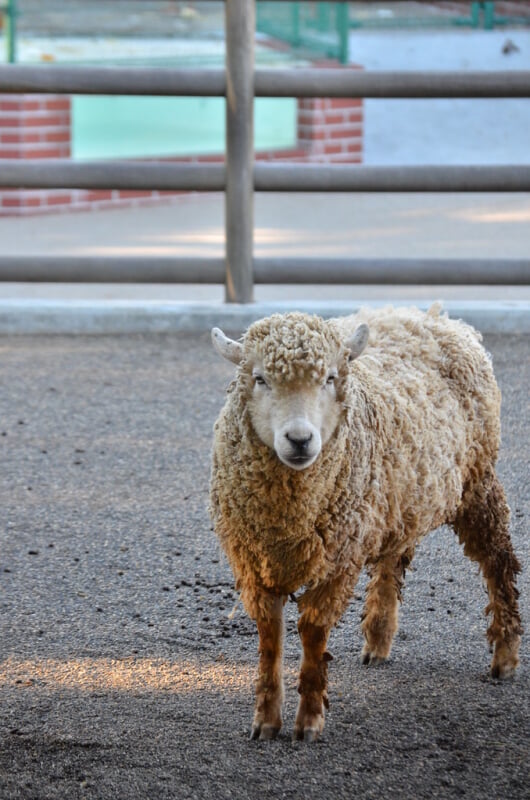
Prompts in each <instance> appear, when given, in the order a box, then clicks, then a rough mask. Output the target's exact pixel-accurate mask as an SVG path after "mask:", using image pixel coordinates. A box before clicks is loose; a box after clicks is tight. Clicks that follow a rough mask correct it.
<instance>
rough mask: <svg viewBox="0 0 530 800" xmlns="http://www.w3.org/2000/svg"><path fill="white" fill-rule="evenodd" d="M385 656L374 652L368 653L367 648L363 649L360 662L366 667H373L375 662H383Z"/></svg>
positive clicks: (375, 664)
mask: <svg viewBox="0 0 530 800" xmlns="http://www.w3.org/2000/svg"><path fill="white" fill-rule="evenodd" d="M385 661H386V658H385V657H384V656H378V655H376V654H375V653H370V651H369V650H366V651H365V650H363V652H362V655H361V662H362V663H363V664H364V665H365V666H367V667H375V666H377V664H384V663H385Z"/></svg>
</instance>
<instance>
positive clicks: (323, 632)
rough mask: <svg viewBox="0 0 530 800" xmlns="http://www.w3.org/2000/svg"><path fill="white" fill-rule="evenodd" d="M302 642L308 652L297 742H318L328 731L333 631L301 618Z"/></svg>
mask: <svg viewBox="0 0 530 800" xmlns="http://www.w3.org/2000/svg"><path fill="white" fill-rule="evenodd" d="M298 630H299V633H300V639H301V641H302V646H303V648H304V652H303V657H302V665H301V667H300V681H299V684H298V692H299V694H300V702H299V704H298V712H297V714H296V721H295V725H294V733H293V739H296V740H303V741H305V742H314V741H316V739H318V737H319V735H320V734H321V733H322V731H323V729H324V708H329V702H328V695H327V686H328V661H331V655H330V654H329V653H328V652H327V651H326V645H327V641H328V635H329V628H323V627H320V626H318V625H313V624H312V623H310V622H307V621H306V620H305V619H304V616H303V615H302V617H300V620H299V623H298Z"/></svg>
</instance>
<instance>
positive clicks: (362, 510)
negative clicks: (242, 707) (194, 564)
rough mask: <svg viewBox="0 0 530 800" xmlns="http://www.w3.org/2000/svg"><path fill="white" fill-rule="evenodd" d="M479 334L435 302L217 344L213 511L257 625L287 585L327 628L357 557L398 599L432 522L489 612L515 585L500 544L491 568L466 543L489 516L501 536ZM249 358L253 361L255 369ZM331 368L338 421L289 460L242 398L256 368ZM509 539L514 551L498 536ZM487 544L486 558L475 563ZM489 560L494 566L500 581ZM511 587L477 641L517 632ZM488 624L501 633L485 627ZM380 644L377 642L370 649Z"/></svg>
mask: <svg viewBox="0 0 530 800" xmlns="http://www.w3.org/2000/svg"><path fill="white" fill-rule="evenodd" d="M362 323H364V325H367V326H368V330H369V338H368V343H367V346H366V348H365V349H364V350H363V352H362V353H360V355H358V357H353V358H352V354H351V351H350V350H349V349H348V347H347V346H346V344H345V343H346V342H347V340H348V339H349V338H350V337H351V336H352V334H354V332H355V330H356V329H357V330H359V328H358V326H359V325H361V324H362ZM221 335H222V334H221ZM480 339H481V337H480V335H479V334H478V333H477V332H476V331H475V330H474V329H473V328H471V327H470V326H468V325H466V324H464V323H463V322H461V321H454V320H451V319H449V318H448V317H447V316H446V315H445V314H442V313H441V311H440V307H439V306H438V305H435V306H433V307H432V308H431V309H430V310H429V311H428V312H427V313H425V312H422V311H419V310H418V309H410V308H409V309H393V308H386V309H380V310H370V309H363V310H361V311H360V312H359V313H358V314H356V315H353V316H350V317H344V318H340V319H334V320H329V321H324V320H323V319H321V318H319V317H315V316H309V315H306V314H302V313H289V314H285V315H280V314H275V315H273V316H271V317H269V318H267V319H263V320H260V321H259V322H256V323H254V324H253V325H252V326H251V327H250V328H249V329H248V331H247V332H246V334H245V335H244V337H243V339H242V342H241V343H234V342H230V346H231V347H233V348H235V350H232V351H230V353H229V354H228V355H227V353H226V352H225V353H224V355H225V356H226V357H227V358H230V360H232V361H234V362H237V363H238V369H237V374H236V377H235V380H234V381H233V382H232V384H231V386H230V388H229V390H228V397H227V400H226V403H225V406H224V408H223V409H222V411H221V414H220V416H219V418H218V420H217V422H216V425H215V433H214V446H213V467H212V476H211V515H212V518H213V521H214V525H215V531H216V533H217V536H218V537H219V540H220V542H221V545H222V547H223V549H224V551H225V553H226V555H227V557H228V560H229V562H230V566H231V568H232V570H233V572H234V575H235V578H236V586H237V588H238V590H239V591H240V592H241V598H242V601H243V603H244V606H245V608H246V610H247V612H248V613H249V615H250V616H251V617H252V618H254V619H256V620H257V621H258V628H259V622H260V620H262V619H265V620H266V619H267V618H270V617H271V616H274V614H273V612H271V611H270V608H271V601H270V598H271V596H273V597H281V598H283V602H284V601H285V598H287V597H288V596H289V595H290V594H292V593H294V592H298V591H300V590H301V592H302V593H301V595H300V596H299V598H298V606H299V610H300V613H301V615H302V618H301V619H302V620H303V624H307V625H313V626H318V628H319V629H320V628H322V629H323V630H324V631H326V636H327V632H328V631H329V629H330V627H332V626H333V625H334V624H335V623H336V622H337V621H338V619H339V618H340V616H341V615H342V613H343V612H344V610H345V608H346V607H347V605H348V601H349V599H350V597H351V596H352V593H353V590H354V586H355V583H356V581H357V578H358V576H359V572H360V570H361V569H362V568H363V567H364V566H367V567H368V569H369V571H370V572H371V573H372V568H373V566H374V565H377V564H378V563H379V562H384V563H385V564H388V563H390V562H389V559H390V560H391V561H392V563H393V564H398V565H399V570H398V571H399V575H397V573H396V577H395V580H394V584H393V585H394V586H395V594H396V606H397V600H398V599H399V583H400V578H401V574H402V572H403V570H404V567H405V566H407V564H408V563H409V561H410V559H411V558H412V555H413V552H414V547H415V545H416V544H417V542H418V541H419V540H420V539H421V538H422V537H423V536H425V535H426V534H427V533H428V532H429V531H431V530H433V529H434V528H436V527H438V526H439V525H442V524H443V523H448V524H452V525H454V526H455V529H456V530H457V532H458V533H459V535H460V536H461V539H462V541H463V542H464V544H465V545H466V547H467V549H466V553H467V555H470V556H471V557H472V558H475V559H476V560H478V561H479V563H480V564H481V567H482V569H483V573H484V577H485V578H486V579H487V582H488V587H489V588H490V601H491V606H490V608H489V610H490V611H492V610H493V611H494V612H495V607H494V606H495V602H496V599H495V598H496V596H497V595H496V593H497V594H498V592H499V591H500V590H498V589H495V586H497V585H500V584H502V583H503V582H507V583H511V585H512V586H513V575H514V574H515V572H517V571H518V569H519V567H518V564H517V561H516V559H515V556H513V554H512V561H511V562H510V565H509V566H508V567H506V568H505V567H500V566H499V564H498V559H497V556H496V554H493V555H492V554H491V553H490V554H489V555H488V552H487V551H488V549H489V550H491V548H492V547H493V549H494V550H495V549H496V545H495V543H494V544H493V545H491V546H490V544H487V543H486V544H484V543H481V544H480V545H477V543H476V541H475V540H476V539H477V535H476V534H477V531H476V530H474V529H475V528H477V526H479V527H480V525H482V527H486V528H488V527H489V528H494V527H495V526H500V527H501V528H502V529H503V530H502V532H501V533H500V534H499V535H500V536H501V538H502V537H504V538H506V536H508V534H507V520H508V515H509V511H508V508H507V506H506V503H505V500H504V494H503V493H502V487H501V486H500V484H498V481H497V479H496V476H495V473H494V464H495V461H496V458H497V453H498V448H499V442H500V391H499V389H498V387H497V384H496V382H495V378H494V375H493V370H492V366H491V362H490V359H489V357H488V355H487V354H486V352H485V351H484V349H483V347H482V345H481V344H480ZM226 341H227V342H228V341H229V340H226ZM354 355H355V356H356V355H357V354H354ZM256 363H258V364H259V365H260V370H261V373H262V374H261V375H260V376H259V378H258V379H257V378H256V372H255V365H256ZM330 370H333V371H334V372H333V375H332V378H328V375H329V373H330ZM332 379H333V380H334V392H335V397H336V402H337V403H338V405H339V408H340V413H339V415H338V423H337V425H336V428H335V429H334V431H333V433H332V435H331V437H330V438H329V440H328V441H327V442H325V443H324V444H323V447H322V450H321V451H320V453H319V455H318V457H317V458H316V460H315V461H314V463H312V464H311V465H310V466H308V467H307V468H306V469H292V468H290V467H289V466H287V465H286V464H285V463H283V462H282V461H281V460H280V459H279V458H278V455H277V454H276V452H275V450H274V449H273V448H272V447H270V446H269V445H267V444H265V443H264V442H263V441H262V440H261V439H260V437H259V436H258V435H257V433H256V431H255V429H254V427H253V425H252V421H251V413H250V412H249V406H251V402H252V395H253V392H254V391H256V388H257V387H256V385H255V383H256V380H263V382H264V383H265V382H266V384H267V385H270V386H273V387H274V389H275V392H276V393H277V395H281V393H287V394H289V393H296V392H303V391H304V387H306V386H311V387H314V386H316V385H320V386H324V385H325V383H326V380H328V381H329V380H332ZM493 484H494V485H493ZM498 492H500V496H499V497H498V498H496V500H495V502H493V501H492V502H490V503H489V505H490V506H491V505H493V506H495V507H494V508H493V510H491V509H490V510H489V511H488V510H487V511H484V513H483V514H482V517H485V520H484V519H482V518H481V519H480V520H478V521H477V519H476V518H477V517H480V516H481V514H480V513H479V511H480V508H481V498H482V499H484V498H491V497H494V495H495V494H496V493H497V494H498ZM477 498H478V499H477ZM488 502H489V501H488ZM488 502H486V503H485V506H484V507H486V506H488ZM483 505H484V504H483ZM479 507H480V508H479ZM499 508H500V511H499ZM477 509H478V511H477ZM475 511H476V512H477V513H474V512H475ZM468 512H469V513H468ZM473 514H474V516H473ZM466 515H467V516H466ZM488 515H489V516H488ZM472 516H473V522H472V521H470V520H471V517H472ZM492 516H493V518H494V520H493V521H491V520H490V519H489V517H492ZM499 516H500V517H501V518H502V519H501V523H498V522H497V517H499ZM470 529H473V530H472V531H471V533H470ZM495 537H496V534H495V532H494V533H493V535H492V537H491V538H492V539H495ZM485 539H486V540H488V541H489V539H488V536H486V537H485ZM468 540H469V541H468ZM471 540H473V541H471ZM503 542H504V539H503ZM503 546H504V545H503ZM508 546H509V550H510V553H512V551H511V544H510V543H509V536H508ZM490 555H491V558H490V561H492V562H494V563H493V566H490V567H488V566H487V564H486V561H487V559H488V558H489V557H490ZM488 563H489V562H488ZM488 570H489V572H488ZM503 570H504V571H506V570H507V572H506V576H504V577H499V573H500V572H502V571H503ZM490 573H491V574H490ZM493 573H495V575H496V576H497V577H495V575H493ZM508 573H509V575H508ZM492 575H493V577H492ZM382 580H383V579H381V577H380V578H379V589H378V585H377V576H376V579H375V583H374V580H373V581H372V584H373V585H372V588H371V589H370V588H369V590H368V599H367V607H366V608H365V614H367V613H368V616H370V613H372V616H373V613H374V612H373V609H370V607H369V602H370V591H372V595H373V598H372V599H373V600H374V603H375V605H376V606H377V605H379V608H380V610H381V608H382V605H381V604H383V605H384V604H385V603H387V601H386V600H385V598H384V591H382V590H381V585H382ZM396 584H397V585H396ZM493 584H495V586H493ZM492 586H493V589H492ZM378 591H379V594H380V596H379V597H377V594H378ZM492 592H493V594H492ZM506 592H507V594H508V595H509V594H510V591H509V590H506ZM506 592H505V594H506ZM513 592H515V596H514V597H512V596H510V597H509V598H508V600H507V601H506V603H505V602H504V601H502V602H501V603H500V605H502V607H503V609H504V606H505V605H507V606H508V607H509V609H511V610H508V611H506V610H505V609H504V610H502V611H499V612H498V614H497V617H496V619H495V620H494V624H493V625H492V626H491V628H490V632H489V635H490V639H491V640H492V641H493V642H496V643H497V644H498V642H499V641H500V640H502V641H504V642H505V641H506V640H507V639H510V641H512V640H515V639H517V643H518V633H519V632H520V625H519V623H518V621H517V620H518V616H517V612H516V610H515V611H514V610H513V609H514V607H515V609H516V590H515V589H513ZM501 594H502V591H501ZM502 596H503V597H504V595H502ZM497 599H498V598H497ZM505 599H506V598H505ZM514 604H515V606H514ZM387 605H388V603H387ZM390 605H391V603H390ZM389 613H390V616H392V612H391V611H390V612H389ZM379 616H380V617H381V613H380V614H379ZM494 616H495V614H494ZM514 620H515V621H514ZM370 625H372V630H371V631H370V630H367V628H368V629H369V628H370ZM377 625H379V627H381V620H380V619H379V621H378V623H377V624H376V623H373V624H372V623H371V622H370V621H368V622H366V620H365V624H364V627H363V630H364V632H365V636H366V638H367V642H368V644H367V648H365V651H367V653H368V657H367V659H366V663H368V662H369V661H370V655H372V656H373V655H374V652H375V655H377V646H376V645H373V644H370V634H373V636H372V639H373V638H374V636H375V630H376V628H377ZM495 626H497V628H499V626H500V627H502V628H503V631H504V633H503V632H502V631H501V632H500V633H499V631H497V630H495V631H493V632H492V629H493V628H494V627H495ZM503 626H504V627H503ZM383 627H384V625H383ZM390 627H392V626H390ZM396 627H397V612H396ZM508 629H509V631H508ZM393 633H394V631H393V630H392V631H391V632H390V639H391V636H392V635H393ZM503 637H504V639H503ZM374 647H375V651H374ZM385 647H386V646H385ZM498 647H500V645H498ZM370 648H372V652H371V650H370ZM383 649H385V648H383ZM514 649H515V655H514V653H513V652H512V656H513V657H512V656H510V658H511V666H513V667H515V666H516V663H517V656H516V649H517V648H516V646H515V645H513V646H512V647H511V650H512V651H513V650H514ZM388 651H389V646H387V647H386V653H383V656H384V657H386V655H387V654H388ZM325 655H327V654H325ZM377 660H378V659H377V658H375V657H374V658H373V661H374V662H376V661H377ZM500 671H501V673H502V671H503V669H502V666H501V670H500ZM322 682H323V683H324V684H325V678H323V679H322V681H321V683H322ZM301 683H303V681H301ZM303 691H304V690H303V687H302V689H300V692H301V694H302V695H303ZM323 691H324V690H323ZM325 703H326V698H325V697H324V704H325ZM265 716H266V715H265ZM319 725H320V729H321V727H322V723H319ZM306 727H307V726H306ZM317 727H318V726H317Z"/></svg>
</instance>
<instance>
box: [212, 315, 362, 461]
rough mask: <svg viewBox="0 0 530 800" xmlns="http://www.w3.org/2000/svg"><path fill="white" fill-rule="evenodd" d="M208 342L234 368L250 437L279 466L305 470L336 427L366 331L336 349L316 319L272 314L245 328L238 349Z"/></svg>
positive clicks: (216, 335) (217, 335)
mask: <svg viewBox="0 0 530 800" xmlns="http://www.w3.org/2000/svg"><path fill="white" fill-rule="evenodd" d="M212 336H213V341H214V344H215V346H216V348H217V349H218V350H219V352H220V353H221V354H222V355H223V356H224V357H225V358H228V359H229V360H230V361H232V362H233V363H237V364H239V372H238V381H239V382H240V385H241V386H242V387H244V389H245V392H246V398H247V409H248V413H249V418H250V422H251V424H252V427H253V429H254V431H255V432H256V434H257V436H258V437H259V438H260V439H261V441H262V442H263V443H264V444H266V445H267V446H268V447H270V448H271V449H272V450H274V451H275V452H276V455H277V456H278V458H279V459H280V461H282V462H283V463H284V464H285V465H286V466H288V467H290V468H292V469H295V470H303V469H306V468H307V467H309V466H311V464H313V463H314V462H315V461H316V459H317V458H318V456H319V454H320V451H321V450H322V447H324V445H325V444H326V443H327V442H328V441H329V439H330V438H331V436H332V435H333V432H334V431H335V429H336V428H337V425H338V424H339V420H340V418H341V415H342V413H343V409H344V381H345V378H346V375H347V371H348V367H347V364H348V361H351V360H352V358H355V357H357V356H358V355H360V353H361V352H362V350H363V349H364V347H365V345H366V341H367V339H368V329H367V328H366V326H365V325H362V326H360V327H359V328H358V329H357V331H356V333H355V334H354V336H353V337H352V338H351V339H350V340H349V341H347V342H344V343H343V342H341V341H340V339H339V338H338V337H337V335H336V333H335V332H334V331H333V330H332V329H331V327H330V326H329V325H327V324H326V323H325V322H324V321H323V320H322V319H320V318H318V317H310V316H307V315H304V314H286V315H278V314H276V315H273V316H272V317H269V318H267V319H264V320H260V322H257V323H255V324H254V325H252V326H251V327H250V328H249V330H248V331H247V334H246V336H245V338H244V341H243V343H242V344H241V343H239V342H234V341H232V340H231V339H228V338H227V337H225V336H224V334H223V333H222V332H221V331H219V329H214V331H212Z"/></svg>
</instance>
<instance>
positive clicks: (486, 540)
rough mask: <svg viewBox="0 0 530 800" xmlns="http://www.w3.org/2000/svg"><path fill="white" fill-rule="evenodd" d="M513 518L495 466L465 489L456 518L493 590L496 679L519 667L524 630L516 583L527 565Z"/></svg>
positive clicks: (469, 552) (490, 632)
mask: <svg viewBox="0 0 530 800" xmlns="http://www.w3.org/2000/svg"><path fill="white" fill-rule="evenodd" d="M509 519H510V509H509V508H508V504H507V503H506V497H505V494H504V489H503V487H502V484H501V483H500V482H499V480H498V478H497V476H496V475H495V473H494V472H493V470H491V471H489V472H488V473H487V475H486V476H485V479H484V480H483V482H482V483H481V484H480V485H479V486H475V487H473V488H469V489H467V491H464V496H463V498H462V505H461V507H460V509H459V512H458V514H457V517H456V520H455V522H454V528H455V531H456V533H457V534H458V537H459V539H460V541H461V542H462V544H463V545H464V553H465V555H466V556H468V557H469V558H471V559H472V560H473V561H478V563H479V565H480V569H481V570H482V574H483V576H484V579H485V581H486V585H487V588H488V594H489V601H490V602H489V604H488V606H487V607H486V614H490V613H491V614H492V620H491V624H490V626H489V628H488V632H487V635H488V641H489V643H490V645H491V646H492V648H493V659H492V662H491V674H492V675H493V677H494V678H505V677H508V676H509V675H512V674H513V672H514V671H515V669H516V667H517V665H518V663H519V656H518V653H519V643H520V639H521V633H522V627H521V618H520V616H519V608H518V603H517V598H518V596H519V592H518V591H517V588H516V586H515V580H516V575H517V573H518V572H520V571H521V567H520V564H519V562H518V560H517V557H516V556H515V553H514V551H513V547H512V543H511V540H510V533H509Z"/></svg>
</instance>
